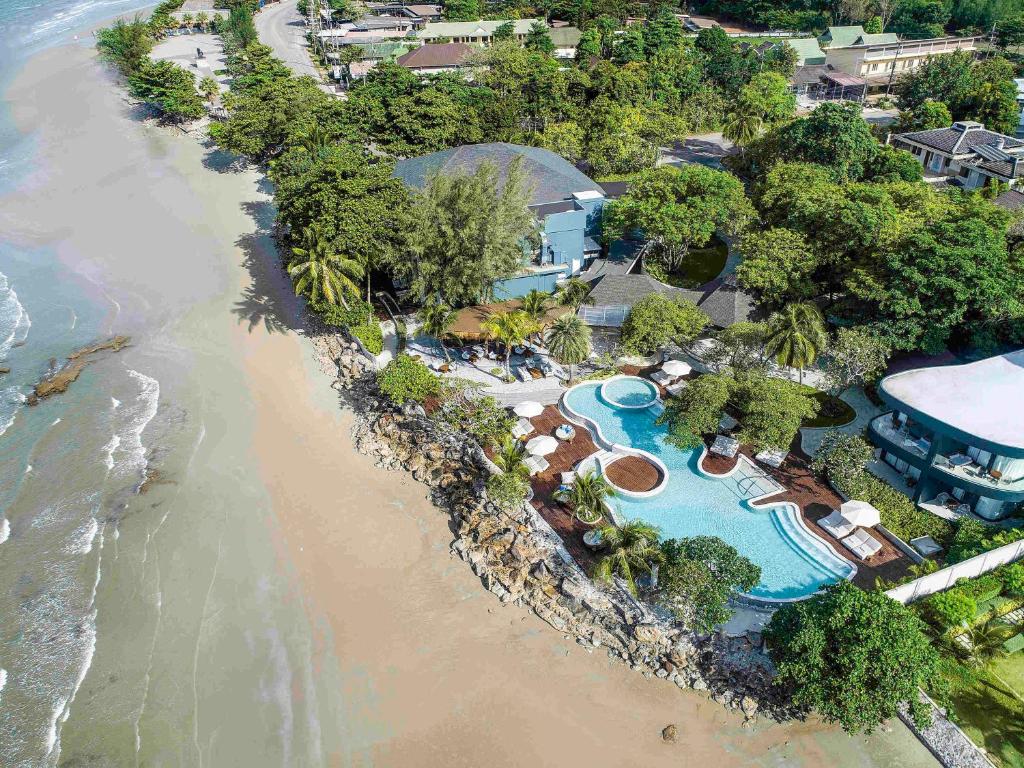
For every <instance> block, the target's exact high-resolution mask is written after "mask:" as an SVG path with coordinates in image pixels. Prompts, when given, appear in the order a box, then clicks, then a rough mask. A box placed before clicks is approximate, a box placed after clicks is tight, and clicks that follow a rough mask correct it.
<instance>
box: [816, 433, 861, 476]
mask: <svg viewBox="0 0 1024 768" xmlns="http://www.w3.org/2000/svg"><path fill="white" fill-rule="evenodd" d="M873 452H874V451H873V449H872V448H871V446H870V445H869V444H868V441H867V440H865V439H864V438H863V437H861V436H860V435H851V434H848V433H846V432H840V431H839V430H838V429H830V430H829V431H828V432H826V433H825V436H824V438H822V441H821V447H820V448H819V449H818V455H817V456H815V457H814V464H813V465H812V466H813V468H814V471H815V472H817V473H818V474H819V475H824V476H825V477H826V478H827V479H828V480H830V481H831V482H832V483H833V484H834V485H835V486H836V487H837V488H838V487H841V486H844V485H846V486H848V485H849V484H850V483H852V482H854V481H855V480H857V479H859V478H860V477H861V476H862V475H863V474H864V467H865V466H866V465H867V463H868V462H869V461H870V460H871V455H872V453H873Z"/></svg>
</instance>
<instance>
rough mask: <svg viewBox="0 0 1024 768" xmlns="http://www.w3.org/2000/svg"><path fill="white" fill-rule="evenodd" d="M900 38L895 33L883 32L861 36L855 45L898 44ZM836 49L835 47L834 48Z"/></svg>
mask: <svg viewBox="0 0 1024 768" xmlns="http://www.w3.org/2000/svg"><path fill="white" fill-rule="evenodd" d="M899 41H900V36H899V35H897V34H896V33H895V32H883V33H881V34H878V35H861V36H860V37H858V38H857V40H856V42H854V45H889V44H890V43H898V42H899ZM832 47H833V48H835V46H834V45H833V46H832Z"/></svg>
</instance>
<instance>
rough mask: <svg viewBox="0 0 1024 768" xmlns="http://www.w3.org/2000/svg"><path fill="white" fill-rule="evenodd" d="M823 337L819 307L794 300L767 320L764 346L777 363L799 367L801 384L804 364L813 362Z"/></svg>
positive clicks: (822, 346)
mask: <svg viewBox="0 0 1024 768" xmlns="http://www.w3.org/2000/svg"><path fill="white" fill-rule="evenodd" d="M827 340H828V336H827V335H826V332H825V319H824V318H823V317H822V314H821V310H820V309H818V307H817V306H816V305H814V304H812V303H811V302H807V301H803V302H794V303H792V304H787V305H786V306H785V307H783V309H782V311H781V312H779V313H778V314H776V315H775V316H774V317H773V318H772V319H771V321H770V322H769V331H768V338H767V340H766V343H765V347H766V349H767V351H768V354H770V355H774V356H775V359H776V361H777V362H778V364H779V365H785V366H788V367H790V368H797V369H799V371H800V383H801V384H802V383H803V381H804V368H806V367H808V366H809V365H813V364H814V362H815V361H816V360H817V359H818V355H819V354H821V352H823V351H824V349H825V345H826V344H827V343H828V342H827Z"/></svg>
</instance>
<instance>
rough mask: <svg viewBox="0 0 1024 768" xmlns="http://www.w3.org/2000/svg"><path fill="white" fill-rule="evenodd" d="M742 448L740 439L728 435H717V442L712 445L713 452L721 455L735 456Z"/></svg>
mask: <svg viewBox="0 0 1024 768" xmlns="http://www.w3.org/2000/svg"><path fill="white" fill-rule="evenodd" d="M739 450H740V441H739V440H736V439H734V438H731V437H729V436H727V435H717V436H716V437H715V442H714V443H713V444H712V445H711V452H712V453H717V454H718V455H719V456H725V457H726V458H729V459H731V458H733V457H734V456H736V454H737V453H738V452H739Z"/></svg>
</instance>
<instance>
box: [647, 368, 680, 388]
mask: <svg viewBox="0 0 1024 768" xmlns="http://www.w3.org/2000/svg"><path fill="white" fill-rule="evenodd" d="M647 375H648V376H649V377H650V379H651V381H653V382H654V383H655V384H661V386H663V387H667V386H668V385H669V383H670V382H673V381H675V380H676V378H677V377H676V376H669V375H668V374H667V373H665V372H664V371H654V372H652V373H649V374H647Z"/></svg>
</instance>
